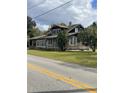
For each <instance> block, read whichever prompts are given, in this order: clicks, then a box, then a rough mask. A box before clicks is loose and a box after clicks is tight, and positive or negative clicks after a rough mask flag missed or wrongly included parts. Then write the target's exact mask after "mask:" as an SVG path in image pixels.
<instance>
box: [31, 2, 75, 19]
mask: <svg viewBox="0 0 124 93" xmlns="http://www.w3.org/2000/svg"><path fill="white" fill-rule="evenodd" d="M72 1H73V0H70V1H68V2H66V3H64V4H62V5H60V6H58V7H55V8H53V9H51V10H48V11H46V12H44V13H42V14H40V15H38V16H35V17H33V18H34V19H35V18H37V17H40V16H43V15H45V14H47V13H49V12H51V11H53V10H56V9H58V8H60V7H62V6H64V5H66V4H68V3H70V2H72Z"/></svg>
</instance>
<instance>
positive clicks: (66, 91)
mask: <svg viewBox="0 0 124 93" xmlns="http://www.w3.org/2000/svg"><path fill="white" fill-rule="evenodd" d="M96 90H97V89H96V88H92V89H73V90H57V91H42V92H29V93H74V92H82V93H83V92H86V91H96Z"/></svg>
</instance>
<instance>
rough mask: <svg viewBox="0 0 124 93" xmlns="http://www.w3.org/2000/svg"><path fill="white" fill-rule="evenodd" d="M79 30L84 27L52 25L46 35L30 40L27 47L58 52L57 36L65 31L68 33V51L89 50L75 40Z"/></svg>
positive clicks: (78, 25)
mask: <svg viewBox="0 0 124 93" xmlns="http://www.w3.org/2000/svg"><path fill="white" fill-rule="evenodd" d="M81 30H84V27H83V26H82V25H81V24H74V25H71V23H70V24H69V26H64V25H52V26H51V28H50V29H49V30H48V31H47V33H46V35H42V36H37V37H33V38H30V39H29V42H28V46H29V47H30V48H40V49H51V50H58V49H59V48H58V45H57V34H58V33H59V32H60V31H66V32H67V33H68V34H67V37H68V44H67V49H68V50H79V49H89V48H88V47H86V46H84V45H82V43H81V42H78V40H77V35H78V34H79V32H80V31H81Z"/></svg>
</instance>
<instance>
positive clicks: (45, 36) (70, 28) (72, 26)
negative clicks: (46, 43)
mask: <svg viewBox="0 0 124 93" xmlns="http://www.w3.org/2000/svg"><path fill="white" fill-rule="evenodd" d="M54 26H58V27H61V28H67V29H66V31H67V32H68V33H69V32H70V31H71V30H73V29H74V28H76V27H77V26H81V27H82V28H83V26H82V25H81V24H74V25H71V26H63V25H58V24H57V25H54ZM46 33H49V31H47V32H46ZM77 33H78V32H76V33H69V34H68V36H71V35H74V34H77ZM56 37H57V35H52V36H47V35H42V36H37V37H33V38H30V40H33V39H40V38H56Z"/></svg>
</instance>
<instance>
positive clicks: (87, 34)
mask: <svg viewBox="0 0 124 93" xmlns="http://www.w3.org/2000/svg"><path fill="white" fill-rule="evenodd" d="M78 41H79V42H80V41H81V42H82V44H84V45H86V46H89V47H90V48H91V49H92V51H93V52H95V50H96V48H97V24H96V23H95V22H94V23H93V24H92V25H90V26H89V27H87V28H85V29H84V31H81V32H80V33H79V35H78Z"/></svg>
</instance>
